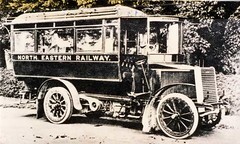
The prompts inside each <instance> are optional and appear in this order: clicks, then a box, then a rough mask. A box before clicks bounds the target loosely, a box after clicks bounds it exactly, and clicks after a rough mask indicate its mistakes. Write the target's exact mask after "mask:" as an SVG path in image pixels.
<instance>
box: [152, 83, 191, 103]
mask: <svg viewBox="0 0 240 144" xmlns="http://www.w3.org/2000/svg"><path fill="white" fill-rule="evenodd" d="M175 86H191V87H195V84H190V83H172V84H169V85H166V86H164V87H162V88H160V89H158V90H157V91H156V92H155V93H154V94H153V98H154V99H157V98H158V97H160V96H161V95H162V94H163V93H164V92H165V91H167V90H168V89H170V88H172V87H175Z"/></svg>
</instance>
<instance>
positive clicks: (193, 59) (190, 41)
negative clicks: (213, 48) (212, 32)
mask: <svg viewBox="0 0 240 144" xmlns="http://www.w3.org/2000/svg"><path fill="white" fill-rule="evenodd" d="M200 26H201V25H200V24H195V23H191V22H189V21H185V23H184V32H183V48H184V51H185V53H186V54H189V58H188V60H189V61H188V63H189V64H191V65H202V63H203V59H204V57H205V53H206V51H207V50H208V49H209V48H210V45H211V44H210V43H209V42H208V41H206V40H205V39H204V38H202V37H201V36H200V35H199V34H198V32H197V30H198V29H199V27H200Z"/></svg>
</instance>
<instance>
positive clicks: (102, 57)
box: [13, 54, 118, 61]
mask: <svg viewBox="0 0 240 144" xmlns="http://www.w3.org/2000/svg"><path fill="white" fill-rule="evenodd" d="M13 60H18V61H117V60H118V59H117V55H29V54H21V55H13Z"/></svg>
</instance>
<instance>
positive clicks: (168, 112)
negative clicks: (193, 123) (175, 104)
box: [163, 109, 174, 115]
mask: <svg viewBox="0 0 240 144" xmlns="http://www.w3.org/2000/svg"><path fill="white" fill-rule="evenodd" d="M163 112H165V113H167V114H170V115H172V114H174V113H172V112H170V111H167V110H165V109H163Z"/></svg>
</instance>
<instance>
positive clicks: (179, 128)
mask: <svg viewBox="0 0 240 144" xmlns="http://www.w3.org/2000/svg"><path fill="white" fill-rule="evenodd" d="M177 126H178V130H179V132H181V127H180V124H179V122H178V123H177Z"/></svg>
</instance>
